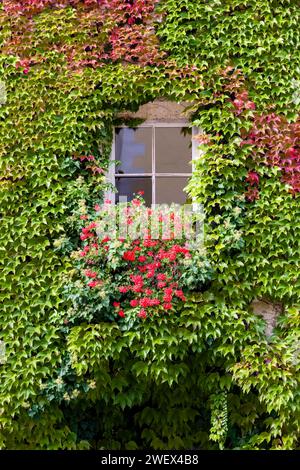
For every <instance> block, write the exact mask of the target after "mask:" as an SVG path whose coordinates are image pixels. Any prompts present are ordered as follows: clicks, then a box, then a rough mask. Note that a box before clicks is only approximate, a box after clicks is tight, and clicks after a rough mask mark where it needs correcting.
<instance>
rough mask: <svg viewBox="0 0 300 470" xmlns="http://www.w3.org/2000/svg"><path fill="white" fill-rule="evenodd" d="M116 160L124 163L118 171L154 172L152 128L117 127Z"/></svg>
mask: <svg viewBox="0 0 300 470" xmlns="http://www.w3.org/2000/svg"><path fill="white" fill-rule="evenodd" d="M115 145H116V152H115V158H116V160H120V161H121V162H122V163H121V164H120V165H118V166H117V167H116V173H151V172H152V129H151V128H141V127H140V128H137V129H131V128H118V129H116V140H115Z"/></svg>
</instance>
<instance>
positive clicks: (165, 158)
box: [108, 122, 195, 206]
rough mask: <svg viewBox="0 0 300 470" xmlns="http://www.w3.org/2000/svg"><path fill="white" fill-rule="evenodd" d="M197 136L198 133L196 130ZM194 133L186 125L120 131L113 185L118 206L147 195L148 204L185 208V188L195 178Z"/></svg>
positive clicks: (116, 140) (116, 137) (114, 154)
mask: <svg viewBox="0 0 300 470" xmlns="http://www.w3.org/2000/svg"><path fill="white" fill-rule="evenodd" d="M193 133H194V129H193ZM191 134H192V131H191V129H190V128H189V127H188V126H187V125H185V124H182V123H177V124H176V123H172V124H166V123H159V122H156V123H155V124H145V125H142V126H139V127H136V128H129V127H116V128H115V133H114V142H113V151H112V161H119V162H120V163H119V164H118V165H117V164H116V165H112V166H111V169H110V174H109V181H110V182H111V183H113V184H114V185H115V186H116V189H117V193H116V194H109V195H108V196H109V197H110V199H112V200H113V201H114V202H116V203H117V202H119V201H121V200H122V199H123V200H124V198H125V197H126V198H127V200H131V199H132V198H133V194H134V193H136V192H137V191H139V190H142V191H144V198H145V201H146V204H147V205H148V206H151V204H162V203H166V204H171V203H178V204H184V203H185V202H187V198H188V196H187V194H186V193H185V192H184V188H185V186H186V185H187V182H188V179H189V177H190V176H191V174H192V163H191V161H192V157H193V154H194V148H195V147H194V146H192V135H191Z"/></svg>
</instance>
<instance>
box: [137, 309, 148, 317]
mask: <svg viewBox="0 0 300 470" xmlns="http://www.w3.org/2000/svg"><path fill="white" fill-rule="evenodd" d="M137 316H138V317H139V318H146V317H147V313H146V310H145V309H144V308H142V309H141V310H140V312H139V313H138V314H137Z"/></svg>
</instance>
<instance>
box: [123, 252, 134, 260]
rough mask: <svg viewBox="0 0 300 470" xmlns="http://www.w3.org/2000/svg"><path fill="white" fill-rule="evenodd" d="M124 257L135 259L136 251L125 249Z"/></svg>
mask: <svg viewBox="0 0 300 470" xmlns="http://www.w3.org/2000/svg"><path fill="white" fill-rule="evenodd" d="M123 259H124V260H125V261H134V260H135V252H134V251H125V253H124V255H123Z"/></svg>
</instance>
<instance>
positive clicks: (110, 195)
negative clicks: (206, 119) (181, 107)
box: [104, 121, 201, 204]
mask: <svg viewBox="0 0 300 470" xmlns="http://www.w3.org/2000/svg"><path fill="white" fill-rule="evenodd" d="M149 127H150V128H152V129H153V128H155V127H166V128H172V127H181V128H183V127H186V128H189V127H190V126H189V123H188V122H186V121H184V122H183V121H176V122H175V121H174V122H173V121H172V122H160V121H145V122H144V123H142V124H140V125H138V126H136V127H135V128H137V129H139V128H149ZM116 128H117V129H120V128H125V129H126V128H129V129H130V127H129V126H126V125H119V126H115V127H114V129H113V141H112V149H111V154H110V165H109V169H108V172H107V175H106V180H107V182H108V183H110V184H112V185H113V186H115V178H116V176H118V177H121V178H126V177H147V176H148V177H151V178H152V185H151V187H152V204H155V193H156V187H155V180H156V177H162V176H164V177H170V178H171V177H188V178H191V176H192V174H193V171H194V169H195V164H194V161H195V160H196V159H198V158H200V156H201V152H200V151H199V149H198V144H197V142H196V141H195V140H194V139H193V137H194V136H195V135H197V134H199V128H198V127H195V126H192V139H191V143H192V147H191V149H192V160H191V161H192V171H191V172H189V173H158V172H151V173H125V174H124V175H119V174H116V171H115V169H116V166H115V164H113V163H112V162H114V161H115V160H116V139H115V136H116V132H115V129H116ZM154 160H155V131H154V132H153V134H152V169H153V168H155V166H154ZM104 197H105V198H106V199H109V200H111V202H112V203H113V204H115V202H116V193H115V192H114V191H112V190H110V191H106V192H105V195H104Z"/></svg>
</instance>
